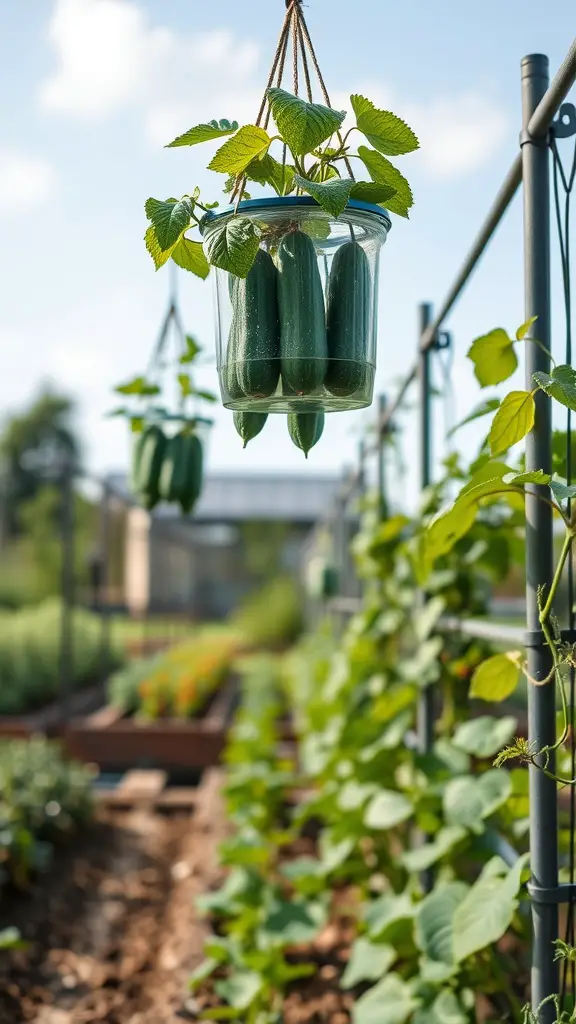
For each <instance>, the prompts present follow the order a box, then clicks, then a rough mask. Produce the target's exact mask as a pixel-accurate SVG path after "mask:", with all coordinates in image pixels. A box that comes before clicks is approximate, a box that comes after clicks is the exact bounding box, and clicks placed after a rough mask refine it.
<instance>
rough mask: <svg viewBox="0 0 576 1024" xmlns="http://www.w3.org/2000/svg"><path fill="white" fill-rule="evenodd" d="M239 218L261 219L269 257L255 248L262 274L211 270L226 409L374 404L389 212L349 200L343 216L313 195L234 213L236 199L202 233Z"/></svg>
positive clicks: (334, 408)
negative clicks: (380, 274)
mask: <svg viewBox="0 0 576 1024" xmlns="http://www.w3.org/2000/svg"><path fill="white" fill-rule="evenodd" d="M233 216H236V217H248V218H250V219H251V220H253V221H255V222H256V223H257V224H258V227H259V228H260V230H261V232H262V239H261V243H260V249H261V251H262V250H264V254H268V256H266V255H264V254H262V255H261V253H259V254H258V258H257V259H258V265H259V268H260V271H259V272H260V277H259V278H258V281H257V280H256V277H255V276H254V272H253V271H251V272H250V275H249V276H248V278H247V279H246V280H244V281H242V280H241V279H239V278H235V277H233V276H232V275H231V274H228V273H227V272H226V271H223V270H219V269H216V270H215V271H214V278H215V282H216V283H215V298H216V311H215V312H216V316H215V320H216V358H217V365H218V377H219V381H220V390H221V393H222V401H223V404H224V406H225V408H227V409H240V410H245V411H253V412H268V413H274V412H278V413H288V412H294V411H297V412H317V411H321V410H324V411H325V412H344V411H346V410H349V409H364V408H366V406H369V405H370V404H371V402H372V396H373V391H374V374H375V369H376V338H377V309H378V264H379V256H380V247H381V246H382V244H383V243H384V242H385V241H386V236H387V234H388V231H389V229H390V218H389V216H388V214H387V212H386V211H385V210H384V209H382V208H381V207H379V206H374V205H372V204H371V203H363V202H359V201H355V200H352V201H351V202H350V203H349V204H348V206H347V207H346V209H345V210H344V212H343V213H342V214H341V215H340V216H339V217H338V219H337V220H336V219H335V218H333V217H331V216H330V215H329V214H326V213H325V212H324V211H323V210H322V209H321V208H320V207H319V206H318V204H317V203H316V202H315V200H314V199H312V198H311V197H308V196H288V197H286V198H282V197H278V198H272V199H251V200H247V201H245V202H243V203H241V204H240V205H239V207H238V211H237V213H236V214H234V211H233V209H232V207H230V208H228V209H227V210H223V211H218V212H216V213H210V214H208V215H207V217H206V218H205V221H204V237H205V238H209V237H210V234H211V232H213V231H215V230H217V229H218V228H220V227H221V226H222V223H223V221H224V220H225V219H226V220H230V219H231V218H232V217H233ZM303 235H304V236H307V237H306V239H304V238H303V237H302V236H303ZM337 254H339V255H337ZM268 257H270V258H268ZM271 261H272V262H271ZM274 268H276V269H274ZM262 275H263V276H262ZM263 278H264V280H263Z"/></svg>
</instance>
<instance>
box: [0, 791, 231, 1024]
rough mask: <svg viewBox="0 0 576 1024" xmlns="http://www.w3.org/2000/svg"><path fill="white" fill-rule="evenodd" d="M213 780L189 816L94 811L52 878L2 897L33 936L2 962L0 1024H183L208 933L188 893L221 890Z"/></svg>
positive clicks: (7, 912) (220, 833) (9, 916)
mask: <svg viewBox="0 0 576 1024" xmlns="http://www.w3.org/2000/svg"><path fill="white" fill-rule="evenodd" d="M219 784H220V775H219V772H216V771H212V772H209V773H207V775H206V777H205V780H204V781H203V783H202V785H201V786H200V787H199V790H198V799H197V804H196V809H195V812H194V814H193V815H192V817H190V815H189V814H183V813H179V814H176V815H171V816H166V815H161V814H157V813H154V812H153V811H152V810H149V809H146V808H139V809H135V810H132V811H119V810H114V811H107V812H104V811H102V812H100V813H99V815H98V820H97V821H96V823H95V824H94V825H93V826H92V827H91V828H89V829H87V830H86V831H85V832H84V833H83V834H82V836H79V837H78V839H77V841H76V842H75V843H74V844H73V846H72V847H71V848H67V849H62V850H59V851H58V852H57V855H56V863H55V866H54V868H53V870H52V871H51V873H50V875H49V876H47V877H44V878H42V879H41V880H39V881H38V882H37V883H36V884H35V885H34V887H33V888H32V889H31V890H30V891H29V892H27V893H18V894H12V895H11V896H9V897H8V898H7V899H4V900H3V906H2V918H3V923H4V924H6V925H8V924H9V925H15V926H16V927H18V928H19V929H20V931H21V933H22V936H23V937H24V938H25V939H27V940H29V942H30V947H29V949H27V950H26V951H22V952H13V953H4V954H0V1024H24V1022H28V1021H33V1022H35V1024H92V1022H97V1021H105V1022H106V1024H181V1022H182V1021H183V1020H189V1021H191V1020H196V1019H197V1018H196V1017H195V1015H194V1014H191V1013H190V1012H188V1010H187V1008H186V999H185V993H186V979H187V977H188V974H189V973H190V971H191V970H193V969H194V967H195V966H197V964H198V963H199V962H200V961H201V960H202V947H203V942H204V938H205V935H206V930H207V925H206V924H205V922H204V921H203V920H202V919H200V918H199V917H198V916H197V915H196V913H195V910H194V897H195V895H197V894H198V893H200V892H205V891H206V890H207V889H209V888H211V887H213V886H214V885H215V884H216V883H217V882H218V868H217V866H216V864H217V859H216V850H217V846H218V843H219V842H220V841H221V840H222V839H223V838H224V836H225V834H226V826H225V820H224V815H223V810H222V805H221V800H220V794H219Z"/></svg>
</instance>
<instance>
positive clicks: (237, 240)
mask: <svg viewBox="0 0 576 1024" xmlns="http://www.w3.org/2000/svg"><path fill="white" fill-rule="evenodd" d="M260 235H261V232H260V229H259V228H258V226H257V225H256V224H255V223H254V222H253V221H252V220H249V219H248V218H247V217H230V219H229V220H226V221H223V222H222V223H220V224H217V225H216V227H215V228H214V229H213V230H212V231H211V232H210V234H209V235H208V237H207V238H206V239H205V241H204V252H205V253H206V256H207V258H208V261H209V262H210V263H211V264H212V266H213V267H220V269H221V270H227V271H228V273H229V274H234V275H235V276H236V277H247V276H248V274H249V272H250V269H251V267H252V264H253V263H254V260H255V259H256V254H257V252H258V248H259V245H260Z"/></svg>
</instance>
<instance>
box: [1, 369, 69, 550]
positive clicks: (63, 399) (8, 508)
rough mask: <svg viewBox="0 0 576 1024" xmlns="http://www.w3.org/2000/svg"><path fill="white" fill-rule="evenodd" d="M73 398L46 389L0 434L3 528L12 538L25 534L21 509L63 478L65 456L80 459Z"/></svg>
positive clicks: (7, 422) (13, 417) (14, 416)
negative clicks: (62, 460) (3, 505)
mask: <svg viewBox="0 0 576 1024" xmlns="http://www.w3.org/2000/svg"><path fill="white" fill-rule="evenodd" d="M73 416H74V404H73V402H72V400H71V399H70V398H68V397H67V396H65V395H61V394H58V393H57V392H54V391H51V390H50V389H45V390H44V391H42V393H41V394H40V395H39V396H38V397H37V398H36V399H34V401H32V402H31V404H30V405H29V406H28V408H26V409H24V410H23V412H21V413H19V414H17V415H13V416H10V417H9V418H8V419H7V421H6V424H5V426H4V428H3V430H2V434H1V436H0V459H1V461H2V463H3V469H2V475H3V482H2V490H3V493H4V495H5V502H6V504H5V511H4V516H5V518H4V528H5V529H6V528H7V529H8V534H9V536H10V537H15V536H18V535H20V534H21V533H22V529H23V527H22V523H21V518H20V517H21V509H22V506H23V505H24V503H25V502H28V501H32V500H33V499H34V498H35V497H36V495H37V494H38V491H39V490H40V489H41V488H42V487H44V486H46V484H47V483H50V481H51V480H52V481H54V482H56V483H58V482H59V480H60V479H61V472H62V471H61V468H59V466H58V463H59V461H60V460H61V459H62V458H63V457H68V458H70V460H71V461H72V462H73V463H74V462H78V460H79V457H80V445H79V441H78V437H77V435H76V432H75V429H74V425H73Z"/></svg>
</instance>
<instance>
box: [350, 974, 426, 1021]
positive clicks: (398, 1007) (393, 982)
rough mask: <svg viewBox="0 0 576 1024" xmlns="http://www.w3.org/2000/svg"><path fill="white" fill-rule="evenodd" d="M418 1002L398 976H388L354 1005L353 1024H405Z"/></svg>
mask: <svg viewBox="0 0 576 1024" xmlns="http://www.w3.org/2000/svg"><path fill="white" fill-rule="evenodd" d="M417 1006H418V1000H417V999H415V998H414V996H413V995H412V992H411V990H410V988H409V986H408V985H407V983H406V982H405V981H403V980H402V978H401V977H400V976H399V975H398V974H388V975H387V976H386V977H385V978H383V980H382V981H381V982H379V984H378V985H375V986H374V988H371V989H370V990H369V991H368V992H366V993H365V995H363V996H361V997H360V999H358V1000H357V1002H356V1003H355V1004H354V1007H353V1010H352V1024H405V1021H407V1020H408V1018H409V1017H410V1015H411V1013H412V1012H413V1010H415V1009H416V1007H417Z"/></svg>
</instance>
